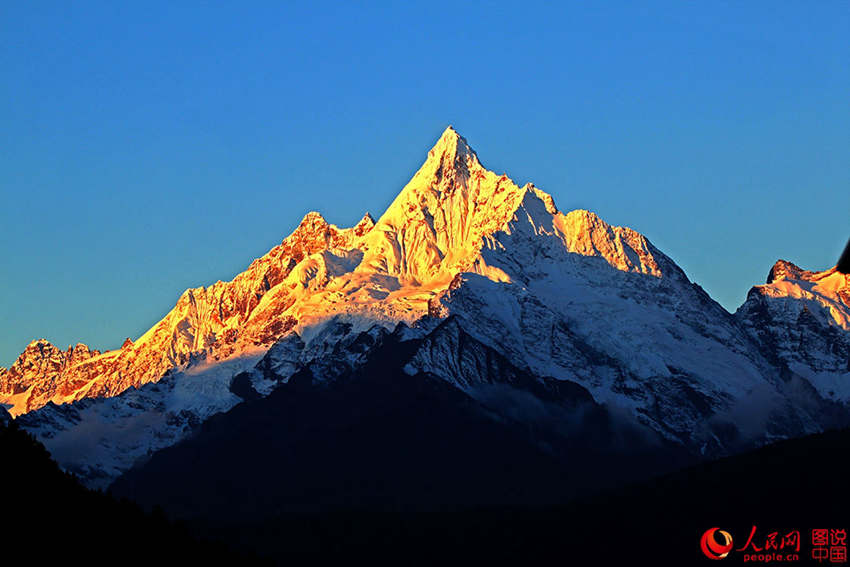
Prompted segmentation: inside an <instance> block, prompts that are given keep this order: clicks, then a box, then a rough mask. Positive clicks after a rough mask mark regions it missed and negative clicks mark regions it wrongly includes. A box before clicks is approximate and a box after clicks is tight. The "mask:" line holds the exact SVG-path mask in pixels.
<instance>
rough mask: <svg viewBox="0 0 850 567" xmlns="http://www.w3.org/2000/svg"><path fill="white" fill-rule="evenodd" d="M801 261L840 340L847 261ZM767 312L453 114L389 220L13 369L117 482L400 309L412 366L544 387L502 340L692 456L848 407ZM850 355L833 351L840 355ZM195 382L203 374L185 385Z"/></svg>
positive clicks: (75, 446)
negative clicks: (559, 202)
mask: <svg viewBox="0 0 850 567" xmlns="http://www.w3.org/2000/svg"><path fill="white" fill-rule="evenodd" d="M798 272H799V273H798ZM798 272H794V274H796V275H795V277H797V278H798V279H796V280H794V281H799V282H801V283H799V284H794V285H795V286H796V287H794V290H798V291H794V292H793V293H792V292H790V291H788V290H784V291H782V294H784V295H782V297H783V298H787V299H788V300H789V301H792V302H797V303H793V305H798V304H799V305H806V304H807V302H808V303H811V304H812V305H817V306H819V307H818V308H819V309H821V311H822V310H824V309H826V310H829V309H832V308H833V307H834V308H835V309H837V311H834V312H833V311H829V313H830V315H829V317H831V319H823V320H822V321H820V322H819V323H818V324H819V325H821V327H824V325H825V327H824V328H827V329H831V330H830V331H828V332H829V333H838V334H834V336H835V337H837V338H836V339H835V340H836V341H838V342H837V343H836V344H846V343H843V342H841V341H846V337H847V334H848V330H847V327H846V321H847V318H846V311H841V309H845V308H846V305H847V303H846V280H845V281H844V283H843V284H842V283H841V282H839V281H838V278H837V277H834V274H833V275H830V274H827V273H824V274H825V275H822V276H818V277H817V278H816V277H815V275H806V276H805V277H807V278H811V279H805V278H803V279H799V278H801V277H803V276H802V274H804V273H803V272H802V271H799V269H798ZM789 273H790V272H789ZM806 274H807V273H806ZM842 277H843V276H842ZM782 281H783V282H786V283H783V284H781V286H779V287H776V288H775V289H777V290H783V289H784V288H783V287H782V286H785V285H787V282H788V281H790V280H788V279H787V278H785V279H783V280H782ZM804 281H805V282H807V283H802V282H804ZM778 283H781V282H778ZM768 287H769V286H768ZM770 289H772V290H773V289H774V288H770ZM771 293H773V292H771ZM776 293H779V291H776ZM795 293H796V295H794V294H795ZM806 294H809V295H806ZM842 294H844V295H842ZM751 295H752V294H751ZM759 296H760V297H768V296H769V294H767V293H766V294H759ZM810 296H811V297H810ZM836 298H838V299H837V300H838V301H839V303H840V302H843V303H841V305H843V306H844V307H841V306H840V305H838V304H836V303H835V302H836V301H837V300H836ZM824 302H825V303H824ZM748 303H749V301H748ZM771 305H773V303H771ZM777 305H779V304H777ZM745 307H746V306H745ZM771 309H772V307H771ZM807 309H809V310H810V309H811V308H807ZM742 310H743V311H745V310H744V308H742ZM818 313H820V311H819V312H818ZM817 317H820V315H817ZM842 317H844V318H843V319H842ZM830 320H831V321H832V323H829V321H830ZM824 321H826V323H824ZM400 323H402V325H401V326H398V325H399V324H400ZM822 323H823V324H822ZM754 325H755V326H754ZM757 327H758V324H756V323H755V322H753V321H750V320H749V319H748V318H747V317H745V316H743V315H742V314H741V312H739V314H738V315H737V317H733V316H732V315H730V314H729V313H727V312H726V311H725V310H724V309H722V308H721V307H720V306H719V305H718V304H717V303H716V302H714V301H713V300H712V299H711V298H710V297H709V296H708V295H707V294H706V293H705V292H704V291H703V290H702V289H701V288H700V287H699V286H697V285H696V284H693V283H691V282H690V281H689V280H688V278H687V276H686V275H685V274H684V272H683V271H682V270H681V269H680V268H679V267H678V266H676V264H675V262H673V260H671V259H670V258H669V257H667V256H666V255H664V254H663V253H662V252H661V251H659V250H658V249H657V248H655V246H653V245H652V243H651V242H649V240H648V239H647V238H645V237H644V236H643V235H641V234H639V233H638V232H635V231H634V230H631V229H629V228H624V227H617V226H611V225H609V224H607V223H606V222H604V221H603V220H602V219H600V218H599V217H598V216H597V215H595V214H594V213H592V212H589V211H584V210H576V211H572V212H569V213H566V214H564V213H562V212H560V211H559V210H558V208H557V207H556V205H555V203H554V201H553V199H552V197H551V196H550V195H548V194H546V193H544V192H543V191H541V190H540V189H538V188H536V187H535V186H534V185H532V184H528V185H525V186H523V187H519V186H518V185H516V184H515V183H514V182H513V181H511V180H510V179H509V178H508V177H507V176H505V175H497V174H496V173H493V172H491V171H488V170H487V169H486V168H484V166H483V165H482V164H481V163H480V161H479V160H478V157H477V155H476V154H475V152H474V151H473V150H472V149H471V148H470V147H469V145H468V144H467V143H466V141H465V140H464V139H463V138H462V137H461V136H460V135H459V134H457V132H455V131H454V130H453V129H452V128H451V127H450V128H448V129H447V130H446V131H445V132H444V133H443V135H442V136H441V137H440V139H439V140H438V141H437V143H436V145H435V146H434V148H433V149H432V150H431V151H430V152H429V153H428V156H427V158H426V160H425V163H424V164H423V165H422V167H421V168H420V169H419V171H418V172H417V173H416V174H415V175H414V177H413V178H412V179H411V181H410V182H409V183H408V184H407V185H406V186H405V187H404V188H403V189H402V191H401V192H400V194H399V195H398V196H397V197H396V199H395V200H394V201H393V203H392V204H391V205H390V206H389V208H388V209H387V211H386V212H385V213H384V214H383V215H381V217H380V218H379V219H378V220H377V222H373V221H372V219H371V217H369V216H368V215H366V216H365V217H364V219H363V220H362V221H361V222H360V223H359V224H358V225H357V226H355V227H353V228H350V229H339V228H337V227H335V226H334V225H331V224H329V223H327V222H326V221H325V220H324V219H322V217H321V216H320V215H319V214H318V213H310V214H308V215H307V216H306V217H305V218H304V220H303V221H302V223H301V224H300V225H299V227H298V228H297V229H296V230H295V232H293V234H292V235H290V236H289V237H287V238H286V239H284V241H283V243H282V244H281V245H280V246H277V247H275V248H274V249H272V250H271V251H270V252H269V253H268V254H267V255H265V256H263V257H262V258H260V259H258V260H255V261H254V263H252V264H251V266H250V267H249V268H248V269H247V270H246V271H245V272H243V273H242V274H239V275H238V276H236V278H234V279H233V281H231V282H226V283H222V282H218V283H216V284H214V285H212V286H210V287H207V288H197V289H192V290H188V291H187V292H186V293H184V294H183V295H182V296H181V298H180V300H179V301H178V303H177V306H176V307H175V308H174V310H172V311H171V312H170V313H169V314H168V315H167V316H166V317H165V318H164V319H163V320H162V321H161V322H160V323H158V324H157V325H155V326H154V327H153V328H152V329H151V330H150V331H148V332H147V333H146V334H145V335H143V336H142V337H141V338H139V339H138V340H137V341H135V343H133V342H132V341H128V342H127V343H125V346H124V347H123V348H122V349H120V350H119V351H112V352H108V353H103V354H100V353H97V352H92V351H89V350H88V349H87V348H84V345H81V346H78V347H77V348H75V349H73V351H68V353H63V352H62V351H58V350H57V349H55V348H53V347H51V346H50V345H49V344H46V343H41V342H39V343H36V344H34V345H31V347H28V348H27V351H26V352H25V353H24V355H22V358H21V359H19V361H18V362H16V364H15V365H14V366H13V367H12V368H11V369H9V370H8V371H5V370H4V371H0V402H4V403H7V404H13V412H14V413H17V414H21V413H24V412H26V411H30V413H29V414H28V415H27V416H25V418H24V419H23V420H22V422H23V423H24V424H25V426H26V427H28V428H30V429H31V430H32V431H34V432H35V433H36V434H38V435H39V437H40V438H41V439H43V440H44V441H45V443H46V445H47V446H48V448H50V449H51V450H52V451H54V453H55V454H57V455H58V456H59V461H60V463H62V464H63V466H65V467H67V468H71V469H73V470H77V471H79V472H81V473H82V474H84V475H85V476H86V477H87V478H89V479H91V482H100V483H104V482H107V481H108V479H110V478H112V477H114V476H115V475H117V474H119V473H120V472H121V471H123V470H126V468H127V467H129V466H131V465H132V464H133V462H136V460H138V459H139V458H144V456H145V455H147V454H149V453H150V452H152V451H155V450H157V449H159V448H162V447H164V446H167V445H169V444H172V443H174V442H176V441H177V440H179V439H181V438H184V437H185V436H186V435H188V434H189V433H190V432H191V431H192V428H193V426H194V425H197V424H198V423H200V422H201V421H203V420H204V419H206V418H207V417H208V416H210V415H212V414H213V413H216V412H221V411H227V410H229V409H230V408H231V407H232V406H233V405H235V404H236V403H238V402H239V401H241V400H243V399H251V398H253V397H257V396H265V395H268V394H269V392H271V391H272V390H273V389H274V387H275V386H276V384H278V383H280V382H284V381H287V380H288V379H289V378H290V377H291V376H293V375H295V374H297V373H298V372H300V371H302V370H303V369H305V368H307V367H309V372H310V376H312V379H313V380H316V381H318V382H327V383H332V382H333V381H335V380H340V379H344V377H345V376H347V375H349V374H350V373H351V372H352V371H353V370H354V369H355V368H357V367H358V366H359V365H362V364H365V363H367V361H368V360H369V357H370V356H371V353H372V350H373V348H374V346H375V345H376V344H379V343H380V342H381V340H382V337H383V336H384V335H385V334H386V333H387V332H388V331H389V330H393V329H395V333H396V334H397V335H394V336H396V340H399V341H401V342H402V343H403V342H405V341H421V344H419V343H417V348H416V349H415V352H414V353H413V354H412V355H411V357H410V360H408V361H407V362H406V366H405V369H406V371H408V372H409V373H411V374H416V375H427V376H429V377H433V378H438V379H441V380H444V381H446V382H447V383H449V384H452V385H454V386H456V387H458V388H460V389H462V390H463V391H464V392H466V393H467V394H468V395H470V396H471V397H472V398H474V399H476V400H477V401H478V402H480V403H482V404H485V405H486V406H487V407H489V408H490V409H491V410H492V411H494V412H496V414H498V415H503V416H508V415H512V413H511V412H514V410H515V409H516V408H517V407H519V406H522V407H532V406H533V405H534V404H530V405H529V399H533V398H535V397H536V396H538V395H539V391H538V390H537V389H535V388H531V387H529V386H528V384H527V380H526V381H525V382H523V384H525V385H524V386H522V387H520V385H518V383H517V382H516V380H513V379H509V378H505V376H506V375H505V373H504V372H502V371H499V370H498V369H497V367H498V368H501V367H504V366H505V365H504V364H502V363H499V364H498V365H496V367H494V366H492V361H493V357H494V356H496V354H497V355H498V357H502V358H503V359H504V360H506V361H509V365H510V366H511V367H512V368H515V369H517V370H516V372H519V373H521V374H522V375H523V376H533V377H537V379H539V380H541V381H542V383H546V384H552V383H558V382H560V383H562V384H574V385H577V386H576V387H579V388H582V389H583V390H586V391H587V392H589V393H590V395H591V396H592V398H593V403H594V404H598V405H599V406H601V407H604V408H605V410H606V411H608V412H610V413H611V414H612V415H615V416H616V419H617V420H618V421H619V422H620V423H621V424H623V425H624V426H627V427H629V428H637V429H641V428H642V429H643V430H645V431H646V432H647V434H648V435H650V436H651V437H652V436H658V437H660V438H661V439H664V441H665V442H669V443H673V444H676V445H677V446H679V447H684V448H686V449H687V450H688V451H690V452H692V453H694V454H703V455H716V454H723V453H728V452H731V451H735V450H738V449H740V448H744V447H749V446H752V445H753V444H759V443H763V442H766V441H769V440H771V439H774V438H781V437H789V436H794V435H799V434H803V433H807V432H813V431H819V430H822V429H823V428H825V427H828V426H830V425H831V424H834V423H836V422H837V421H840V420H841V419H844V417H843V414H841V412H840V411H839V409H840V407H839V405H838V404H839V403H841V404H843V403H846V402H847V400H848V398H850V392H847V393H846V395H845V393H836V394H835V395H832V394H829V392H828V391H826V390H824V388H823V387H822V386H823V383H822V382H823V381H822V380H821V381H820V382H819V381H818V380H820V379H816V376H814V375H813V374H812V372H816V371H817V372H819V370H816V369H817V368H818V367H817V365H813V363H811V361H807V360H804V358H805V357H804V356H803V355H802V354H799V352H798V354H799V356H798V358H799V357H803V358H800V361H801V362H800V361H798V360H796V359H795V362H800V364H806V365H808V366H806V367H805V368H804V369H789V368H788V366H789V364H788V363H786V362H784V360H785V359H784V358H783V356H784V355H780V354H776V353H775V352H774V350H772V347H771V345H770V344H768V343H766V342H765V341H764V340H763V339H762V337H760V336H759V332H760V331H758V329H757ZM818 328H820V327H818ZM754 329H755V330H754ZM807 336H808V335H807ZM831 336H833V335H831ZM789 348H790V347H789ZM795 348H796V347H795ZM800 348H802V350H803V351H805V352H806V353H816V352H818V350H817V349H818V348H820V347H815V348H812V349H809V347H807V346H803V347H800ZM800 348H797V351H800ZM494 353H496V354H494ZM806 356H808V354H806ZM817 356H820V355H817ZM840 356H841V355H840V354H839V356H838V358H835V360H834V361H833V362H835V361H840V360H843V363H844V364H845V365H846V364H847V357H846V355H844V358H843V359H841V358H840ZM72 359H73V360H72ZM830 360H832V359H830ZM254 361H258V362H257V363H256V365H255V366H253V364H252V363H253V362H254ZM833 366H834V365H833ZM833 366H830V367H829V369H830V370H829V371H830V372H832V374H830V376H831V378H829V379H830V380H838V379H839V378H840V377H838V378H837V377H836V375H835V373H834V372H833ZM516 372H514V371H511V373H513V374H511V373H509V374H511V375H514V374H516ZM164 375H165V376H166V378H165V379H163V380H162V381H161V382H160V384H150V382H156V381H157V380H160V378H162V376H164ZM500 380H507V381H506V382H505V383H504V384H502V385H501V386H499V388H497V390H498V392H499V395H497V396H494V395H493V392H494V390H493V388H492V387H490V386H491V385H492V384H493V383H498V382H499V381H500ZM810 381H811V382H810ZM184 383H185V384H186V386H185V387H184ZM207 383H209V384H210V386H209V389H208V390H205V389H204V387H203V384H207ZM812 383H814V387H813V386H812ZM190 384H191V386H189V385H190ZM502 386H504V387H502ZM131 387H133V388H131ZM128 388H131V389H128ZM185 388H188V390H186V389H185ZM195 390H203V391H204V392H206V393H204V394H198V395H196V396H194V395H186V394H185V392H187V391H195ZM837 391H838V390H836V392H837ZM842 392H843V391H842ZM113 396H114V397H113ZM529 396H531V398H529ZM110 397H111V398H110ZM82 398H93V399H85V400H82ZM72 400H79V401H76V402H74V403H70V404H66V405H64V406H62V405H60V406H56V405H53V404H51V405H49V406H48V407H46V408H43V409H41V410H37V411H32V410H34V409H36V408H38V407H41V406H42V405H44V404H46V403H47V402H48V401H52V402H54V403H56V404H61V403H63V402H70V401H72ZM837 408H838V409H837ZM558 411H559V412H561V410H558ZM844 413H846V412H844ZM561 414H563V412H561V413H559V415H561ZM175 416H177V417H175ZM555 421H556V422H557V423H558V424H559V425H557V427H561V426H563V425H564V422H563V421H558V420H555ZM547 423H550V425H551V424H552V423H553V422H551V420H550V421H548V422H547ZM140 424H141V425H140ZM83 438H87V439H97V441H94V442H92V443H89V444H88V445H85V444H79V443H78V440H79V439H83Z"/></svg>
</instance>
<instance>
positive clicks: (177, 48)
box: [0, 1, 850, 366]
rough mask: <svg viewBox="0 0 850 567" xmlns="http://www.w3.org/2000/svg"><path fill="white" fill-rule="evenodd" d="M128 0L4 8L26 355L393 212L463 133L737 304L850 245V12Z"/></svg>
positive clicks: (10, 254)
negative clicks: (292, 239)
mask: <svg viewBox="0 0 850 567" xmlns="http://www.w3.org/2000/svg"><path fill="white" fill-rule="evenodd" d="M77 4H83V5H77ZM121 4H124V3H121V2H104V3H92V2H85V3H56V4H50V3H37V2H16V3H12V2H4V3H3V5H2V7H0V77H2V79H0V124H2V126H1V127H0V195H2V208H0V222H2V238H0V254H2V258H0V259H2V273H0V364H2V365H4V366H8V365H9V364H11V363H12V362H13V360H14V359H15V357H16V356H17V354H18V353H19V352H20V351H21V350H22V349H23V347H24V346H25V345H26V344H27V343H28V342H29V341H30V340H32V339H34V338H39V337H45V338H47V339H49V340H51V341H53V342H55V343H56V344H58V345H59V346H61V347H63V348H64V347H65V346H67V345H68V344H69V343H74V342H77V341H81V342H86V343H88V344H90V345H92V346H94V347H98V348H102V349H105V348H114V347H118V346H120V344H121V342H122V341H123V339H124V338H125V337H128V336H129V337H134V338H135V337H137V336H139V335H140V334H141V333H142V332H143V331H145V330H146V329H147V328H148V327H149V326H150V325H152V324H153V323H154V322H156V321H157V320H158V319H159V318H160V317H161V316H162V315H163V314H165V313H166V312H167V311H168V310H169V309H170V308H171V307H172V305H173V304H174V302H175V301H176V299H177V297H178V296H179V295H180V293H181V292H182V291H183V290H184V289H185V288H187V287H194V286H199V285H206V284H209V283H212V282H214V281H216V280H218V279H223V280H226V279H230V278H231V277H232V276H233V275H234V274H236V273H238V272H239V271H241V270H242V269H243V268H244V267H245V266H247V265H248V264H249V263H250V261H251V260H252V259H253V258H255V257H257V256H259V255H262V254H263V253H265V252H266V251H267V250H268V249H269V248H271V247H272V246H274V245H275V244H277V243H278V242H279V241H280V240H281V239H282V238H283V237H284V236H286V235H287V234H288V233H289V232H290V231H291V230H292V229H293V228H294V226H295V225H296V224H297V222H298V221H299V219H300V218H301V217H302V215H304V213H305V212H307V211H308V210H312V209H317V210H320V211H321V212H322V213H323V214H324V215H325V216H326V218H327V219H329V220H330V221H331V222H335V223H337V224H340V225H346V224H352V223H354V222H356V221H357V220H358V219H359V218H360V216H361V215H362V214H363V212H364V210H367V209H368V210H369V211H371V212H372V213H374V214H375V215H378V214H380V213H381V212H383V210H384V208H385V207H386V205H387V204H388V203H389V202H390V201H391V200H392V198H393V197H394V196H395V195H396V193H397V192H398V191H399V189H400V188H401V187H402V186H403V185H404V183H405V182H406V181H407V179H408V178H409V176H410V175H412V174H413V172H414V171H415V169H416V168H417V167H418V166H419V165H420V163H421V161H422V160H423V159H424V157H425V153H426V152H427V150H428V149H429V148H430V146H431V144H432V143H433V142H434V141H435V140H436V138H437V137H438V136H439V134H440V132H441V131H442V130H443V129H444V128H445V126H446V125H448V124H453V125H454V126H455V128H456V129H457V130H458V131H459V132H461V133H462V134H463V135H464V136H465V137H466V138H467V139H468V140H469V142H470V144H471V145H472V146H473V147H474V148H476V150H477V151H478V154H479V156H480V157H481V160H482V162H483V163H484V164H485V165H486V166H488V167H489V168H490V169H494V170H496V171H497V172H500V173H501V172H506V173H508V175H510V176H511V177H513V178H514V179H515V180H516V181H517V182H519V183H524V182H527V181H533V182H534V183H535V184H536V185H538V186H539V187H541V188H543V189H544V190H546V191H548V192H550V193H552V194H553V196H554V197H555V200H556V203H557V204H558V205H559V207H560V208H561V209H562V210H570V209H573V208H579V207H581V208H588V209H591V210H594V211H596V212H598V213H599V214H600V215H601V216H602V217H603V218H604V219H606V220H607V221H609V222H611V223H614V224H622V225H628V226H631V227H633V228H635V229H636V230H639V231H641V232H643V233H644V234H646V235H647V236H648V237H649V238H650V239H651V240H652V241H653V242H654V243H655V244H656V245H657V246H659V247H660V248H661V249H662V250H664V251H665V252H666V253H667V254H669V255H670V256H672V257H673V259H675V260H676V261H677V262H678V263H679V264H680V265H681V266H682V267H683V268H684V269H685V271H686V272H687V273H688V275H689V276H690V277H691V279H693V280H695V281H697V282H698V283H700V284H701V285H702V286H703V287H705V288H706V290H707V291H708V292H709V293H710V294H711V295H712V296H713V297H714V298H715V299H717V300H718V301H720V302H721V303H722V304H723V305H724V306H725V307H726V308H727V309H730V310H734V309H735V308H736V307H737V306H738V305H739V304H740V303H741V302H742V301H743V299H744V297H745V295H746V292H747V290H748V289H749V287H750V286H751V285H753V284H757V283H762V282H763V280H764V278H765V276H766V274H767V272H768V270H769V268H770V266H771V265H772V264H773V262H774V261H775V260H776V259H777V258H779V257H782V258H785V259H788V260H791V261H794V262H797V263H799V264H801V265H802V266H803V267H806V268H810V269H824V268H827V267H830V266H832V265H833V264H834V263H835V262H836V260H837V258H838V255H839V253H840V251H841V249H842V248H843V245H844V243H845V242H846V240H847V237H848V235H850V167H848V164H850V104H848V101H850V42H848V39H847V38H848V37H850V4H848V3H847V2H827V1H823V2H802V1H801V2H785V1H780V2H776V1H771V2H737V3H729V4H725V3H722V2H716V1H706V2H696V3H691V2H688V3H685V2H678V1H672V2H669V3H631V2H630V3H623V4H618V3H612V2H605V3H596V4H597V5H595V6H591V5H588V4H589V3H565V4H569V6H567V7H560V8H558V7H552V6H547V5H543V4H536V3H532V2H522V3H492V4H491V3H487V4H484V3H481V4H479V3H473V2H463V3H457V2H448V3H439V2H428V3H417V2H411V3H408V2H398V3H393V4H394V5H391V4H389V3H387V4H381V3H371V4H362V5H355V4H354V3H349V2H346V3H338V4H321V5H320V4H319V3H316V2H309V3H299V4H290V3H280V2H269V3H257V2H246V3H226V4H225V3H221V4H219V3H212V4H203V5H201V4H197V5H195V4H194V3H189V2H152V1H148V2H136V3H133V4H134V7H126V6H122V5H121ZM282 4H285V5H284V6H282ZM635 4H641V5H640V6H636V5H635Z"/></svg>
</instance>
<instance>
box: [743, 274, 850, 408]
mask: <svg viewBox="0 0 850 567" xmlns="http://www.w3.org/2000/svg"><path fill="white" fill-rule="evenodd" d="M735 317H736V318H737V319H738V320H739V321H740V323H741V324H742V325H743V326H744V327H745V328H746V329H747V332H748V333H749V334H750V336H751V337H752V338H753V339H754V340H755V341H756V342H757V343H758V344H759V345H760V347H761V349H762V351H763V352H764V353H766V355H767V356H768V357H772V358H773V359H774V360H775V362H776V363H777V364H778V365H780V366H781V367H783V368H787V370H788V371H789V372H791V373H796V374H799V375H802V376H804V377H805V378H806V379H807V380H808V381H810V382H811V383H812V384H813V385H814V386H815V387H816V388H817V390H818V392H820V394H821V395H822V396H824V397H825V398H828V399H833V400H838V401H840V402H842V403H845V404H846V403H848V402H850V276H848V275H847V274H842V273H841V272H838V271H837V270H836V269H835V268H833V269H830V270H826V271H823V272H811V271H806V270H803V269H801V268H799V267H798V266H796V265H794V264H792V263H790V262H786V261H784V260H779V261H777V262H776V264H775V265H774V266H773V268H771V270H770V273H769V274H768V277H767V283H766V284H764V285H757V286H754V287H753V288H752V289H751V290H750V292H749V294H747V300H746V301H745V302H744V304H743V305H742V306H741V307H740V308H739V309H738V311H737V312H736V313H735Z"/></svg>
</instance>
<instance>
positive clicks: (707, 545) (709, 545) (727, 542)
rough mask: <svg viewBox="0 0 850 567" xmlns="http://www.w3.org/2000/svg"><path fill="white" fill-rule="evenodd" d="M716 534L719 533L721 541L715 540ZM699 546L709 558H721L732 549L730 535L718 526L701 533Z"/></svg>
mask: <svg viewBox="0 0 850 567" xmlns="http://www.w3.org/2000/svg"><path fill="white" fill-rule="evenodd" d="M717 534H720V537H721V539H722V540H723V543H720V542H718V541H717ZM699 546H700V548H701V549H702V552H703V553H704V554H705V556H706V557H708V558H709V559H723V558H724V557H726V556H727V555H729V552H730V551H732V536H731V535H730V534H729V532H726V531H723V530H721V529H720V528H711V529H710V530H707V531H706V532H705V533H704V534H702V538H701V539H700V540H699Z"/></svg>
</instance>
